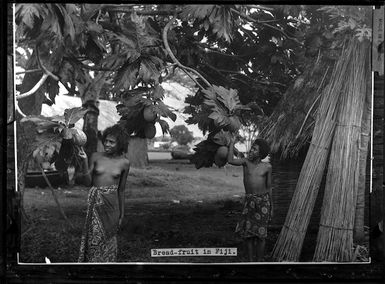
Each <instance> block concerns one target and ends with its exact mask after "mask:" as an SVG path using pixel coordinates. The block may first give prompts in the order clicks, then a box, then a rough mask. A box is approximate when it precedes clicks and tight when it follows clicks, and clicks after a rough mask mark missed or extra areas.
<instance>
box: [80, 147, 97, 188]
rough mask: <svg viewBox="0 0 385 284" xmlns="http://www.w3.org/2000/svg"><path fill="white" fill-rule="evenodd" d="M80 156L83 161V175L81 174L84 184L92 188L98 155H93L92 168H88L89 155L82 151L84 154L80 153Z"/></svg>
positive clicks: (91, 159)
mask: <svg viewBox="0 0 385 284" xmlns="http://www.w3.org/2000/svg"><path fill="white" fill-rule="evenodd" d="M79 156H80V157H81V158H82V159H83V171H82V173H81V174H79V175H80V176H83V177H82V180H83V184H84V185H85V186H91V185H92V172H93V171H94V167H95V162H96V160H97V153H92V155H91V158H90V167H89V166H88V158H87V154H86V153H85V152H84V150H82V152H80V153H79Z"/></svg>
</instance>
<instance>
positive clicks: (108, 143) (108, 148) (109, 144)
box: [103, 134, 118, 154]
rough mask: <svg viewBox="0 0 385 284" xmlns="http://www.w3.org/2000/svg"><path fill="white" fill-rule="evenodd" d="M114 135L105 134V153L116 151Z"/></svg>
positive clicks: (116, 145)
mask: <svg viewBox="0 0 385 284" xmlns="http://www.w3.org/2000/svg"><path fill="white" fill-rule="evenodd" d="M116 140H117V139H116V137H115V136H113V135H111V134H109V135H107V137H106V139H105V140H104V144H103V145H104V151H105V152H106V153H107V154H114V153H116V151H117V148H118V143H117V141H116Z"/></svg>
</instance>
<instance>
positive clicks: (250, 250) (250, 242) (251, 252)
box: [246, 238, 256, 261]
mask: <svg viewBox="0 0 385 284" xmlns="http://www.w3.org/2000/svg"><path fill="white" fill-rule="evenodd" d="M246 246H247V255H248V257H249V261H255V254H256V247H255V238H247V239H246Z"/></svg>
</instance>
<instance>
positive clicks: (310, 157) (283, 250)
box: [272, 44, 352, 261]
mask: <svg viewBox="0 0 385 284" xmlns="http://www.w3.org/2000/svg"><path fill="white" fill-rule="evenodd" d="M351 53H352V46H350V45H349V44H348V45H345V46H344V48H342V52H341V56H340V58H339V60H338V61H337V62H336V64H335V66H334V68H333V72H332V75H331V79H330V81H329V84H328V85H327V86H326V87H325V89H324V90H323V91H322V95H321V102H320V106H319V108H318V112H317V117H316V121H315V126H314V131H313V134H312V140H311V143H310V147H309V150H308V153H307V155H306V158H305V162H304V164H303V166H302V169H301V173H300V176H299V179H298V182H297V186H296V188H295V191H294V195H293V198H292V201H291V204H290V207H289V210H288V214H287V216H286V220H285V223H284V226H283V228H282V230H281V232H280V235H279V236H278V240H277V242H276V244H275V246H274V248H273V252H272V257H273V259H274V260H276V261H298V260H299V257H300V254H301V250H302V244H303V240H304V238H305V234H306V230H307V227H308V224H309V221H310V217H311V213H312V211H313V208H314V204H315V200H316V197H317V195H318V191H319V187H320V184H321V180H322V176H323V173H324V169H325V167H326V161H327V157H328V154H329V148H330V145H331V141H332V137H333V133H334V129H335V124H336V114H337V112H338V106H339V104H338V99H339V96H340V93H341V91H342V90H343V86H344V82H345V81H346V80H347V79H348V77H347V68H348V65H349V60H350V56H351Z"/></svg>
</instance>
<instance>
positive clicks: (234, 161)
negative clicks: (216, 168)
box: [227, 137, 245, 166]
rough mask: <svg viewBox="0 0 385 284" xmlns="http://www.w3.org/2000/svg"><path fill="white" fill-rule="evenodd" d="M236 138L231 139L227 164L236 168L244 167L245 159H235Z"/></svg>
mask: <svg viewBox="0 0 385 284" xmlns="http://www.w3.org/2000/svg"><path fill="white" fill-rule="evenodd" d="M234 143H235V139H234V137H231V138H230V144H229V152H228V154H227V162H228V163H229V164H231V165H234V166H242V165H244V164H245V159H234Z"/></svg>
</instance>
